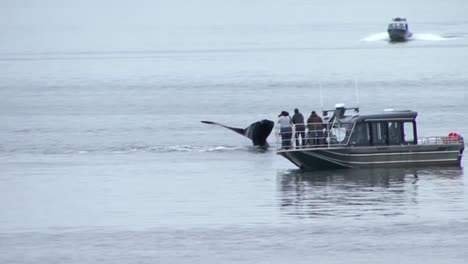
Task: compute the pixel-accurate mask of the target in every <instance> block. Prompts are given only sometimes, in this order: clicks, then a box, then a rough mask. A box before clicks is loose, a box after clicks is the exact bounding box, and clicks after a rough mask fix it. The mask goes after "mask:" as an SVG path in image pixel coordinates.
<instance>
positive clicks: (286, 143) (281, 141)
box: [275, 122, 464, 150]
mask: <svg viewBox="0 0 468 264" xmlns="http://www.w3.org/2000/svg"><path fill="white" fill-rule="evenodd" d="M354 125H355V124H352V123H338V122H335V123H329V124H328V125H327V124H322V123H312V124H306V126H296V125H291V126H289V127H288V128H286V129H285V128H284V127H283V128H281V127H279V126H276V127H275V135H276V149H277V150H287V149H289V150H291V149H311V148H318V147H320V148H332V147H340V146H345V145H348V143H349V140H350V138H351V135H352V133H353V130H354ZM353 138H354V137H353ZM353 141H354V140H353ZM406 142H410V141H406ZM411 142H412V141H411ZM353 144H354V143H353ZM408 144H414V143H403V142H402V143H400V144H392V145H402V146H403V145H408ZM417 144H418V145H447V144H463V145H464V141H463V138H462V137H460V136H445V137H419V138H418V142H417Z"/></svg>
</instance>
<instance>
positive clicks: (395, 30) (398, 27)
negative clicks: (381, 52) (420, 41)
mask: <svg viewBox="0 0 468 264" xmlns="http://www.w3.org/2000/svg"><path fill="white" fill-rule="evenodd" d="M387 32H388V36H389V37H390V40H391V41H406V40H408V39H409V38H411V36H412V35H413V33H411V32H410V31H409V29H408V23H407V22H406V18H402V17H395V18H393V19H392V22H391V23H390V24H388V28H387Z"/></svg>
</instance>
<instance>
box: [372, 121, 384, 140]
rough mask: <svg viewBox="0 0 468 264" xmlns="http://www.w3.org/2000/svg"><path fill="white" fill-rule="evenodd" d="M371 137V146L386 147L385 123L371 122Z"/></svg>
mask: <svg viewBox="0 0 468 264" xmlns="http://www.w3.org/2000/svg"><path fill="white" fill-rule="evenodd" d="M371 135H372V136H371V138H372V144H373V145H386V144H387V122H371Z"/></svg>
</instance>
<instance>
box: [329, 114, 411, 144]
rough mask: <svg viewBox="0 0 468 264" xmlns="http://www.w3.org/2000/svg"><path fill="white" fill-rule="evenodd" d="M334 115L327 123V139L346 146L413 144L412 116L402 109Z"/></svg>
mask: <svg viewBox="0 0 468 264" xmlns="http://www.w3.org/2000/svg"><path fill="white" fill-rule="evenodd" d="M340 113H341V111H339V112H338V116H337V115H336V111H335V118H334V120H333V122H332V123H331V124H330V125H331V126H330V128H331V129H330V130H329V134H330V135H329V138H332V141H331V142H336V143H338V144H343V145H350V146H383V145H409V144H417V142H418V138H417V129H416V116H417V115H418V113H416V112H413V111H409V110H404V111H397V110H386V111H384V112H383V113H380V114H370V115H359V114H357V113H356V114H354V115H351V116H345V115H344V112H343V115H341V116H339V115H340Z"/></svg>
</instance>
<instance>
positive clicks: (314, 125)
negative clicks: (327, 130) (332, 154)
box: [307, 111, 323, 145]
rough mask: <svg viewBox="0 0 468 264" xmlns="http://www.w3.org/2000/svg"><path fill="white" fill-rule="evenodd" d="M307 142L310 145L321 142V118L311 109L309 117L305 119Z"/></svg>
mask: <svg viewBox="0 0 468 264" xmlns="http://www.w3.org/2000/svg"><path fill="white" fill-rule="evenodd" d="M307 128H308V129H309V133H308V138H309V140H308V142H309V144H311V145H320V144H323V142H322V140H323V120H322V118H321V117H320V116H319V115H317V113H316V112H315V111H312V113H311V114H310V116H309V118H308V119H307Z"/></svg>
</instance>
